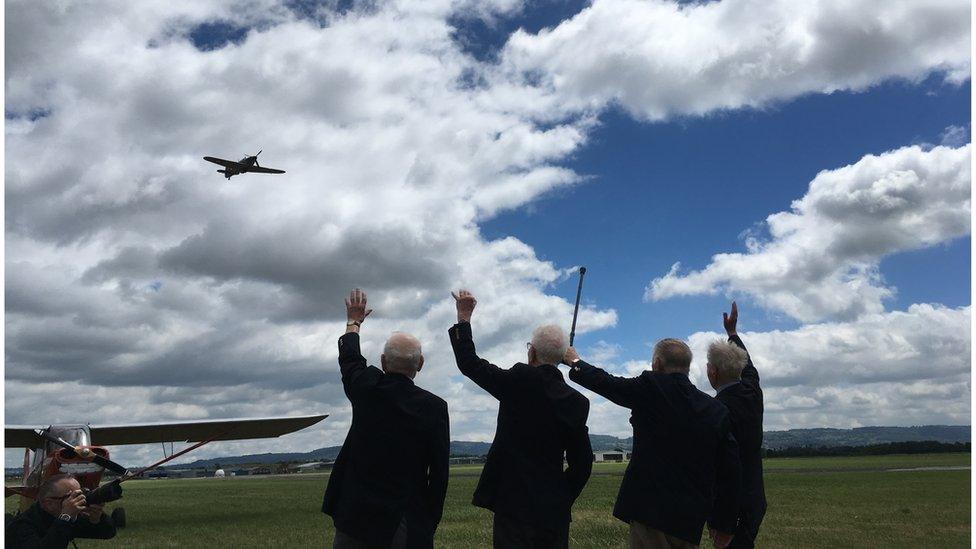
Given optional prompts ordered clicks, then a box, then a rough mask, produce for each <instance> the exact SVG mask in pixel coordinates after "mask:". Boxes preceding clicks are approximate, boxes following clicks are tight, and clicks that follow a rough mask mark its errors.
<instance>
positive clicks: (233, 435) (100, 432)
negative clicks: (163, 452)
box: [91, 414, 328, 446]
mask: <svg viewBox="0 0 976 549" xmlns="http://www.w3.org/2000/svg"><path fill="white" fill-rule="evenodd" d="M326 417H328V414H322V415H317V416H295V417H269V418H255V419H217V420H204V421H182V422H178V423H140V424H131V425H105V426H99V425H92V426H91V439H92V444H96V445H99V446H112V445H116V444H147V443H155V442H198V441H201V440H207V439H209V438H211V437H214V436H216V438H214V440H242V439H248V438H277V437H280V436H281V435H286V434H288V433H293V432H295V431H298V430H300V429H304V428H306V427H309V426H311V425H315V424H316V423H318V422H320V421H322V420H323V419H325V418H326Z"/></svg>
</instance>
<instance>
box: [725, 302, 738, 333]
mask: <svg viewBox="0 0 976 549" xmlns="http://www.w3.org/2000/svg"><path fill="white" fill-rule="evenodd" d="M738 321H739V308H738V307H736V306H735V301H733V302H732V312H731V313H722V323H723V324H725V333H726V334H728V335H729V337H732V336H734V335H736V332H735V324H736V323H737V322H738Z"/></svg>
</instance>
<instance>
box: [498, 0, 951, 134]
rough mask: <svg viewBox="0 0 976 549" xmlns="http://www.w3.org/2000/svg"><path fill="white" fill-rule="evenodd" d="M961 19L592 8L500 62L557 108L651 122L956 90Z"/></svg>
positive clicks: (861, 10)
mask: <svg viewBox="0 0 976 549" xmlns="http://www.w3.org/2000/svg"><path fill="white" fill-rule="evenodd" d="M969 10H970V5H969V2H966V1H965V0H956V1H949V2H943V1H934V2H846V1H840V0H824V1H818V2H795V1H791V0H773V1H771V0H723V1H721V2H708V3H691V4H685V5H681V4H678V3H675V2H668V1H664V0H649V1H638V0H623V1H622V0H596V1H594V2H593V4H592V5H591V6H589V7H587V8H586V9H584V10H583V11H581V12H580V13H579V14H577V15H576V16H574V17H573V18H571V19H569V20H566V21H563V22H562V23H560V24H559V25H558V26H556V27H555V28H553V29H544V30H542V31H541V32H539V33H538V34H528V33H526V32H524V31H518V32H516V33H515V34H514V35H512V37H511V38H510V39H509V41H508V43H507V44H506V46H505V49H504V52H503V60H504V63H505V66H506V69H507V70H509V71H511V72H513V73H516V74H518V75H522V76H524V78H526V79H527V80H528V81H530V82H534V83H537V84H538V89H539V91H540V92H542V93H545V94H548V95H550V96H551V99H552V101H553V102H555V103H556V104H558V105H560V106H561V108H562V109H576V110H599V109H602V108H603V107H604V106H606V105H607V104H608V103H617V104H619V105H621V106H623V107H624V108H625V109H627V110H628V111H629V112H631V113H632V114H634V115H636V116H638V117H641V118H646V119H650V120H660V119H664V118H669V117H671V116H674V115H702V114H706V113H709V112H711V111H715V110H724V109H736V108H742V107H760V106H763V105H766V104H768V103H770V102H773V101H778V100H786V99H790V98H793V97H796V96H800V95H804V94H809V93H831V92H834V91H838V90H863V89H865V88H868V87H870V86H872V85H875V84H877V83H878V82H880V81H882V80H885V79H889V78H904V79H909V80H919V79H922V78H924V77H925V76H926V75H928V74H930V73H932V72H933V71H941V72H944V73H945V79H946V80H948V81H950V82H962V81H965V80H967V79H968V78H969V72H970V47H969V41H970V28H969ZM536 105H537V106H538V105H540V103H536ZM542 105H544V108H549V105H545V104H544V103H542Z"/></svg>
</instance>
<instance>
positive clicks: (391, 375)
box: [386, 372, 414, 385]
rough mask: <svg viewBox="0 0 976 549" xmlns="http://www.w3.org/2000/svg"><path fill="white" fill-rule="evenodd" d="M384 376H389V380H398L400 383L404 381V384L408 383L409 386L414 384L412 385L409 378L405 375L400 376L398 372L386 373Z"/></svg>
mask: <svg viewBox="0 0 976 549" xmlns="http://www.w3.org/2000/svg"><path fill="white" fill-rule="evenodd" d="M386 375H388V376H390V377H391V378H393V379H396V380H400V381H406V382H407V383H409V384H410V385H413V384H414V383H413V380H412V379H410V377H409V376H406V375H404V374H401V373H400V372H387V373H386Z"/></svg>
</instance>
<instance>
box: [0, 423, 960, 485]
mask: <svg viewBox="0 0 976 549" xmlns="http://www.w3.org/2000/svg"><path fill="white" fill-rule="evenodd" d="M970 438H971V437H970V427H969V426H968V425H923V426H918V427H858V428H855V429H790V430H789V431H767V432H766V433H765V438H764V443H763V446H764V447H765V448H767V449H773V450H783V449H787V448H803V447H810V448H821V447H827V448H834V447H841V446H869V445H877V444H888V443H893V442H920V441H934V442H942V443H954V442H971V440H970ZM590 444H591V446H593V451H594V452H602V451H606V450H618V449H619V450H629V449H631V448H632V447H633V438H631V437H627V438H618V437H614V436H610V435H590ZM490 447H491V444H490V443H487V442H470V441H462V440H453V441H451V455H452V456H483V455H485V454H487V453H488V449H489V448H490ZM341 448H342V447H341V446H329V447H327V448H319V449H317V450H312V451H311V452H290V453H269V454H249V455H244V456H227V457H219V458H212V459H199V460H197V461H194V462H191V463H184V464H180V465H173V466H172V468H173V469H184V468H208V469H212V468H215V467H216V465H218V464H219V465H220V466H221V467H238V466H241V465H261V464H272V463H280V462H309V461H332V460H334V459H335V458H336V456H338V455H339V450H340V449H341ZM129 465H130V466H131V464H129ZM6 472H7V474H19V472H20V468H8V469H7V471H6Z"/></svg>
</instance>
